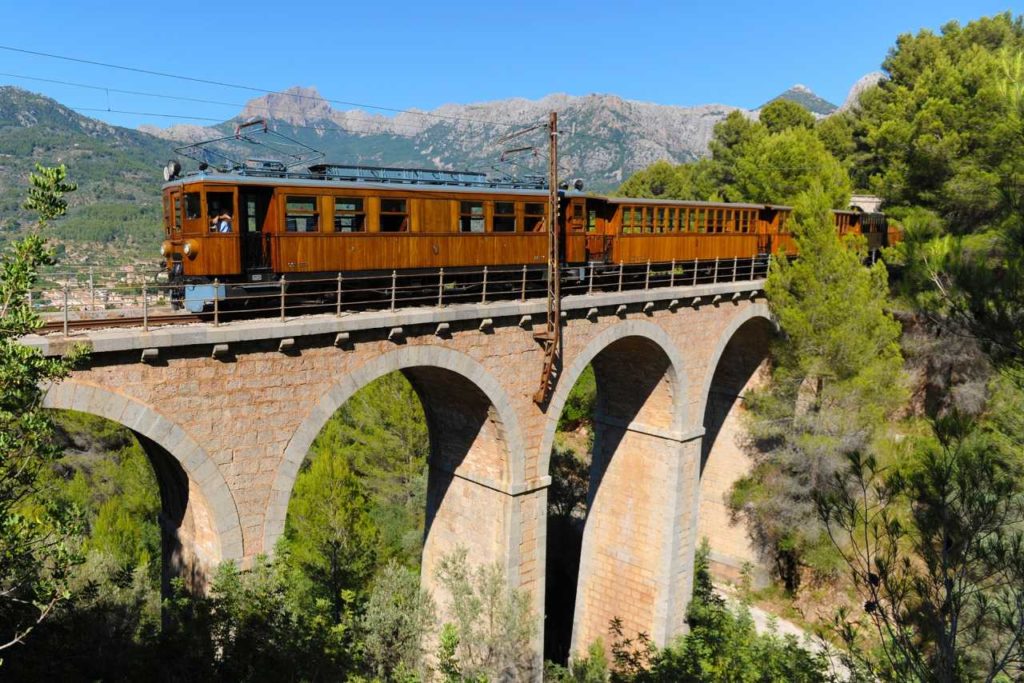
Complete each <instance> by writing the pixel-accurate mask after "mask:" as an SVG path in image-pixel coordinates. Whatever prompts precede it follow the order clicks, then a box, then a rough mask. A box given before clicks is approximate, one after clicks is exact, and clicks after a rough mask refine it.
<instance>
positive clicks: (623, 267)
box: [28, 255, 771, 335]
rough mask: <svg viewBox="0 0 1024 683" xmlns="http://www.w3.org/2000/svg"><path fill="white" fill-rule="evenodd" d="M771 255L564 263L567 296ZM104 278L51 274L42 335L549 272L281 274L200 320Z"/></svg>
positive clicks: (420, 296)
mask: <svg viewBox="0 0 1024 683" xmlns="http://www.w3.org/2000/svg"><path fill="white" fill-rule="evenodd" d="M770 259H771V257H770V256H769V255H760V256H755V257H747V258H731V259H714V260H694V261H671V262H663V263H651V262H648V263H643V264H624V263H618V264H605V263H590V264H587V265H580V266H571V267H570V266H562V267H561V269H560V271H561V283H562V292H561V293H562V296H563V297H568V296H580V295H589V294H594V293H598V292H621V291H627V290H640V289H655V288H663V287H683V286H696V285H704V284H713V283H724V282H741V281H752V280H758V279H762V278H764V277H766V276H767V273H768V268H769V265H770ZM119 273H120V275H118V278H117V279H115V280H112V281H104V280H102V279H98V278H97V273H96V272H95V271H90V277H83V273H82V270H81V269H67V270H63V271H52V272H49V273H46V274H45V278H43V279H42V280H41V282H43V285H42V286H40V287H37V288H35V289H33V290H32V291H30V292H29V295H28V296H29V299H30V301H31V304H32V307H33V308H34V310H35V311H36V312H37V313H39V314H40V316H41V317H42V318H43V321H44V327H43V329H42V332H43V333H54V332H61V333H63V334H64V335H68V334H70V333H71V331H72V330H80V329H86V328H102V327H125V326H138V327H141V328H143V330H148V329H149V328H150V327H154V326H158V325H169V324H184V323H193V322H199V321H204V322H208V323H212V324H213V325H220V324H221V323H224V322H230V321H233V320H241V319H245V318H252V317H256V318H259V317H275V318H279V319H281V320H287V319H289V318H292V317H298V316H302V315H307V314H312V313H320V314H323V313H333V314H335V315H338V316H342V315H348V314H351V313H354V312H358V311H367V310H377V311H380V310H398V309H400V308H402V309H404V308H410V307H417V306H437V307H443V306H453V305H458V304H487V303H489V302H494V301H510V300H519V301H527V300H530V299H541V298H544V297H546V296H547V283H546V278H545V269H543V268H539V269H537V268H528V267H526V266H521V267H483V268H480V269H474V270H469V271H467V270H462V269H460V270H458V271H452V270H445V269H444V268H439V269H437V270H434V271H430V272H414V273H413V272H405V271H397V270H394V271H391V272H386V273H377V274H372V275H358V276H351V275H345V274H344V273H338V274H336V275H332V276H329V277H314V278H304V277H301V275H299V274H293V275H287V274H286V275H282V276H280V277H279V278H277V279H274V280H269V281H266V282H246V283H244V285H245V287H246V288H247V289H246V290H245V291H244V292H240V290H238V289H237V286H238V285H240V284H243V283H227V282H221V281H219V280H214V281H213V282H212V283H210V284H211V285H212V288H211V290H210V291H211V294H212V292H213V291H218V290H219V288H221V287H222V286H223V287H227V288H229V291H231V293H232V294H233V295H234V294H239V293H241V295H240V296H238V297H237V298H227V299H221V298H217V297H212V296H211V299H210V303H209V305H208V306H207V308H206V309H205V310H204V311H203V312H202V313H201V314H199V315H190V314H187V313H186V312H185V311H182V310H181V308H180V306H179V305H176V302H177V303H179V304H180V301H181V295H182V287H181V286H180V285H172V284H166V283H161V282H159V281H158V278H157V275H158V273H159V271H158V270H156V269H154V268H150V269H142V268H140V269H134V270H133V271H131V272H130V273H127V274H126V273H124V272H123V271H119Z"/></svg>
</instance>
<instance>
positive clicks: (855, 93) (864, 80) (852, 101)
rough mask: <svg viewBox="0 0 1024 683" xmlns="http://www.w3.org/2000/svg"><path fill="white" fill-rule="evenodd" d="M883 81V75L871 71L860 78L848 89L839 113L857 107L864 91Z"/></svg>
mask: <svg viewBox="0 0 1024 683" xmlns="http://www.w3.org/2000/svg"><path fill="white" fill-rule="evenodd" d="M884 80H885V74H884V73H882V72H881V71H872V72H871V73H869V74H867V75H865V76H861V77H860V79H859V80H858V81H857V82H856V83H854V84H853V87H851V88H850V92H849V93H848V94H847V95H846V101H844V102H843V106H841V107H839V111H846V110H848V109H852V108H854V107H857V106H859V103H860V96H861V95H862V94H863V93H864V91H865V90H868V89H870V88H872V87H874V86H876V85H878V84H879V83H881V82H882V81H884Z"/></svg>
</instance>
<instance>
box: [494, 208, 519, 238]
mask: <svg viewBox="0 0 1024 683" xmlns="http://www.w3.org/2000/svg"><path fill="white" fill-rule="evenodd" d="M515 230H516V204H515V202H494V232H515Z"/></svg>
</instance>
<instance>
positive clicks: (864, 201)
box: [850, 194, 882, 213]
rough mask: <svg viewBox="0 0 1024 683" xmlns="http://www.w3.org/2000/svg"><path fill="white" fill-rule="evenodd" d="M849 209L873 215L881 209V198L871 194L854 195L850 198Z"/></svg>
mask: <svg viewBox="0 0 1024 683" xmlns="http://www.w3.org/2000/svg"><path fill="white" fill-rule="evenodd" d="M850 208H851V209H853V210H854V211H856V210H858V209H859V210H860V211H863V212H865V213H875V212H876V211H878V210H879V209H881V208H882V198H881V197H876V196H875V195H873V194H855V195H853V196H852V197H850Z"/></svg>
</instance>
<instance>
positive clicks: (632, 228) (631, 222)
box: [622, 206, 640, 235]
mask: <svg viewBox="0 0 1024 683" xmlns="http://www.w3.org/2000/svg"><path fill="white" fill-rule="evenodd" d="M639 231H640V210H639V209H634V208H633V207H632V206H624V207H622V233H623V234H624V235H628V234H630V233H634V232H639Z"/></svg>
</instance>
